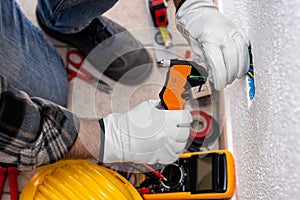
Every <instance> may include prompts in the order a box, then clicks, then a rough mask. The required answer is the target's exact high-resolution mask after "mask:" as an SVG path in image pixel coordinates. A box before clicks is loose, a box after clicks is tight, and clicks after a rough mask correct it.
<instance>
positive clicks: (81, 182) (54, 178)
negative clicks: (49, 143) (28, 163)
mask: <svg viewBox="0 0 300 200" xmlns="http://www.w3.org/2000/svg"><path fill="white" fill-rule="evenodd" d="M33 199H34V200H38V199H41V200H42V199H43V200H44V199H47V200H64V199H72V200H73V199H83V200H86V199H109V200H114V199H118V200H122V199H124V200H125V199H126V200H127V199H134V200H135V199H138V200H139V199H142V197H141V196H140V194H139V193H138V192H137V190H136V189H135V188H134V187H133V185H132V184H131V183H130V182H129V181H128V180H126V179H125V178H124V177H123V176H121V175H120V174H118V173H116V172H114V171H112V170H110V169H107V168H105V167H102V166H99V165H96V164H94V163H91V162H88V161H85V160H62V161H59V162H56V163H54V164H51V165H48V166H45V167H42V168H41V170H39V171H38V172H37V173H36V174H35V175H34V176H33V177H32V179H31V180H30V181H29V182H28V184H27V185H26V186H25V188H24V189H23V191H22V193H21V195H20V200H33Z"/></svg>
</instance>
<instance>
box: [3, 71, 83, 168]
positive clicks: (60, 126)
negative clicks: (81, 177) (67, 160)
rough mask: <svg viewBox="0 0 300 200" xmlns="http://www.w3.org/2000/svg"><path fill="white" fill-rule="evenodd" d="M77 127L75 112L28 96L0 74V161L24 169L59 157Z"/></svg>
mask: <svg viewBox="0 0 300 200" xmlns="http://www.w3.org/2000/svg"><path fill="white" fill-rule="evenodd" d="M78 129H79V120H78V118H77V117H76V116H75V115H74V114H72V113H71V112H69V111H68V110H66V109H65V108H63V107H60V106H58V105H56V104H54V103H52V102H49V101H47V100H44V99H41V98H30V97H29V96H28V95H27V94H26V93H24V92H22V91H18V90H16V89H15V88H13V87H12V86H10V85H9V83H8V82H7V80H6V79H5V78H3V77H2V76H0V163H2V164H4V165H6V164H8V165H13V166H16V167H17V168H19V169H21V170H26V169H32V168H35V167H38V166H41V165H45V164H49V163H53V162H55V161H58V160H60V159H62V158H63V157H65V156H66V154H67V153H68V151H70V149H71V147H72V145H73V144H74V142H75V140H76V138H77V135H78Z"/></svg>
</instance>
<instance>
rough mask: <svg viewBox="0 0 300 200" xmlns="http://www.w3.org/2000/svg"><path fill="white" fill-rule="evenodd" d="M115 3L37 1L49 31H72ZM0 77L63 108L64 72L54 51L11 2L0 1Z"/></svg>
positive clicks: (103, 0)
mask: <svg viewBox="0 0 300 200" xmlns="http://www.w3.org/2000/svg"><path fill="white" fill-rule="evenodd" d="M115 3H116V0H39V2H38V10H39V12H40V13H41V14H42V16H43V18H44V19H45V21H46V23H47V26H49V28H52V29H55V30H58V31H61V32H64V33H71V32H76V31H79V30H81V29H82V28H84V27H85V26H87V24H88V23H89V22H90V21H91V20H92V19H93V18H95V17H96V16H97V15H100V14H102V13H104V12H105V11H106V10H108V9H109V8H111V7H112V6H113V5H114V4H115ZM0 13H1V14H0V49H1V50H0V74H1V75H2V76H4V77H5V78H7V79H8V81H9V82H10V84H11V85H13V86H14V87H16V88H17V89H19V90H22V91H25V92H26V93H27V94H28V95H29V96H31V97H33V96H36V97H41V98H44V99H47V100H50V101H53V102H54V103H57V104H60V105H63V106H65V105H66V102H67V97H68V82H67V72H66V69H65V66H64V63H63V61H62V59H61V58H60V56H59V55H58V54H57V52H56V50H55V48H54V47H53V45H52V44H50V43H49V42H48V41H47V40H46V38H45V37H44V36H43V34H42V32H41V30H40V29H38V28H37V27H36V26H34V25H33V24H32V23H31V22H30V21H29V20H28V18H26V16H25V15H24V13H23V12H22V11H21V9H20V7H19V6H18V5H17V3H16V2H15V0H1V1H0Z"/></svg>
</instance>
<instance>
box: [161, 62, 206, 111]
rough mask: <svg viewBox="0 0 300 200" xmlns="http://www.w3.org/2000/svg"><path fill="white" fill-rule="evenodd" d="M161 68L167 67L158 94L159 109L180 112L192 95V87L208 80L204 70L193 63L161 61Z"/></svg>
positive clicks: (200, 85) (199, 89)
mask: <svg viewBox="0 0 300 200" xmlns="http://www.w3.org/2000/svg"><path fill="white" fill-rule="evenodd" d="M159 64H161V65H162V66H163V67H169V71H168V73H167V76H166V82H165V85H164V87H163V88H162V90H161V91H160V93H159V97H160V100H161V104H160V105H159V108H164V109H166V110H182V109H183V108H184V105H185V103H186V101H187V100H189V99H190V98H191V97H192V96H193V95H192V92H193V91H192V90H191V88H192V87H196V86H199V88H198V91H201V87H202V85H203V84H204V83H205V82H206V81H207V78H209V76H208V73H207V72H206V69H205V68H204V67H203V66H201V65H198V64H196V63H195V62H191V61H186V60H177V59H173V60H162V61H160V62H159Z"/></svg>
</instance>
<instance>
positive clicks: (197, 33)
mask: <svg viewBox="0 0 300 200" xmlns="http://www.w3.org/2000/svg"><path fill="white" fill-rule="evenodd" d="M176 25H177V28H178V30H179V31H180V32H181V33H182V34H183V36H184V37H185V39H186V40H187V41H188V43H189V44H190V46H191V48H192V50H193V52H194V53H195V54H197V55H198V56H200V57H201V58H204V62H205V64H206V65H207V67H208V69H209V74H210V75H211V76H212V80H213V83H214V86H215V88H216V89H217V90H220V89H222V88H224V87H225V86H226V85H227V84H230V83H232V81H233V80H234V79H235V78H241V77H243V76H244V75H245V74H246V73H247V71H248V69H249V54H248V41H247V37H246V35H245V33H244V32H243V30H242V29H241V28H240V27H239V26H237V25H235V24H233V23H232V22H231V21H229V20H228V19H226V18H225V17H224V16H223V15H222V14H221V13H220V12H219V11H218V8H217V7H216V5H215V4H214V3H213V1H212V0H186V1H185V2H184V3H183V4H182V5H181V7H180V8H179V10H178V11H177V13H176Z"/></svg>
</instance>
